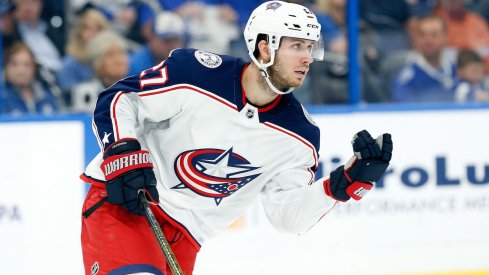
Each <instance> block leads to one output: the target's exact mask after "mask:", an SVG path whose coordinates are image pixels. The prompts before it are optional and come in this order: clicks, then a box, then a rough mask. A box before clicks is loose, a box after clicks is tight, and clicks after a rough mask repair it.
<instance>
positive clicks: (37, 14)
mask: <svg viewBox="0 0 489 275" xmlns="http://www.w3.org/2000/svg"><path fill="white" fill-rule="evenodd" d="M14 4H15V11H14V15H15V20H16V22H17V25H16V27H17V31H18V33H19V35H20V38H21V40H22V41H23V42H24V43H25V44H26V45H27V46H28V47H29V48H30V49H31V51H32V52H33V53H34V56H35V59H36V60H37V62H38V63H39V64H40V65H41V66H43V67H45V68H47V69H48V70H50V71H51V72H56V71H58V70H59V69H60V68H61V54H60V52H59V51H58V49H57V48H56V45H55V44H54V43H53V41H52V40H51V37H50V36H56V35H57V34H56V32H57V30H56V29H54V28H52V27H51V25H50V24H47V23H46V22H44V21H42V20H41V11H42V7H43V0H14Z"/></svg>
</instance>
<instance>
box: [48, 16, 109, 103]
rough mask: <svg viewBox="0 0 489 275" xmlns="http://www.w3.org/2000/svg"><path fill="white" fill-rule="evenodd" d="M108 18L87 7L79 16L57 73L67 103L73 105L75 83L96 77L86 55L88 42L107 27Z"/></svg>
mask: <svg viewBox="0 0 489 275" xmlns="http://www.w3.org/2000/svg"><path fill="white" fill-rule="evenodd" d="M108 27H109V22H108V20H107V18H106V17H105V16H104V15H103V14H102V13H101V12H100V11H98V10H96V9H87V10H85V11H84V12H83V13H82V15H81V16H80V17H79V21H78V23H77V24H76V26H75V29H74V31H73V32H72V36H71V37H70V40H69V42H68V46H67V47H66V56H65V57H63V60H62V67H61V70H59V71H58V72H57V74H56V80H57V82H58V85H59V87H60V88H61V91H62V92H63V98H64V101H65V103H66V105H68V106H69V105H71V92H72V89H73V87H74V86H75V85H77V84H79V83H81V82H84V81H88V80H90V79H92V78H93V77H94V75H93V71H92V68H91V66H90V64H89V62H88V60H87V57H86V47H87V44H88V42H89V41H90V40H91V39H92V38H93V37H94V36H95V35H96V34H97V33H99V32H101V31H103V30H105V29H107V28H108Z"/></svg>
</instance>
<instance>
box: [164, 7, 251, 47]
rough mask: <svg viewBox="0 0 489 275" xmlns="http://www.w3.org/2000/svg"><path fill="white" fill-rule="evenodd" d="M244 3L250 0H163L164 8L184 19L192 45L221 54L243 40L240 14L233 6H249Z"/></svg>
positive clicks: (190, 45)
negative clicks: (239, 21)
mask: <svg viewBox="0 0 489 275" xmlns="http://www.w3.org/2000/svg"><path fill="white" fill-rule="evenodd" d="M242 2H249V1H241V3H239V4H238V2H235V1H223V0H204V1H188V0H170V1H168V0H160V4H161V6H162V7H163V8H164V9H166V10H169V11H173V12H175V13H177V14H178V15H180V16H181V17H182V18H183V19H184V21H185V23H186V24H187V26H188V27H187V29H188V33H189V35H190V40H189V45H188V46H189V47H190V48H197V49H201V50H206V51H210V52H215V53H220V54H229V53H230V52H231V51H232V49H231V42H232V41H233V40H236V39H240V35H239V33H240V32H239V29H238V24H237V21H238V19H239V14H238V13H237V11H236V9H235V8H234V7H233V5H234V6H239V5H240V4H241V5H245V6H246V4H243V3H242ZM253 2H255V1H253ZM232 4H233V5H232ZM245 20H246V19H245ZM243 23H245V22H243ZM216 30H218V31H216Z"/></svg>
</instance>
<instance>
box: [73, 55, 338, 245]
mask: <svg viewBox="0 0 489 275" xmlns="http://www.w3.org/2000/svg"><path fill="white" fill-rule="evenodd" d="M246 66H248V64H247V63H245V62H244V61H243V60H241V59H238V58H234V57H229V56H220V55H216V54H212V53H208V52H203V51H199V50H194V49H178V50H175V51H173V52H172V54H171V56H170V57H169V58H168V59H167V60H165V61H164V62H162V63H161V64H159V65H158V66H155V67H153V68H151V69H148V70H146V71H143V72H141V73H140V74H139V75H136V76H131V77H128V78H125V79H123V80H121V81H119V82H117V83H116V84H114V85H113V86H111V87H109V88H108V89H107V90H105V91H104V92H102V93H101V94H100V96H99V98H98V101H97V107H96V109H95V111H94V116H93V129H94V132H95V135H96V136H97V138H98V140H99V142H100V146H101V148H102V151H103V150H104V149H106V148H107V147H108V146H109V145H110V144H112V143H113V142H114V141H117V140H119V139H122V138H127V137H131V138H136V139H138V140H139V141H140V143H141V145H142V147H143V148H144V149H147V150H148V151H149V152H150V154H151V157H152V162H153V164H154V172H155V174H156V178H157V180H158V191H159V195H160V207H161V208H162V209H163V211H164V212H165V213H166V214H167V215H168V216H169V217H170V218H171V219H173V220H174V221H176V222H177V223H178V224H179V225H181V226H182V227H183V228H184V230H185V232H184V233H186V234H188V236H190V237H191V238H193V240H195V241H196V244H197V245H199V246H200V244H202V243H203V242H204V241H205V240H206V239H208V238H210V237H213V236H215V235H216V234H217V233H219V232H220V231H222V230H224V229H225V228H226V227H227V226H229V225H230V224H231V223H232V222H233V221H234V220H236V219H237V218H239V217H240V216H241V215H242V214H243V213H244V212H245V211H246V209H247V208H248V207H249V206H250V205H251V204H252V203H253V202H254V200H255V199H256V198H257V197H261V200H262V203H263V205H264V208H265V212H266V214H267V216H268V218H269V219H270V221H271V223H272V224H273V225H274V226H275V227H276V228H278V229H280V230H283V231H288V232H293V233H300V232H304V231H306V230H307V229H309V228H310V227H311V226H313V225H314V224H315V223H316V222H317V221H318V220H319V219H320V218H321V217H322V216H323V215H324V214H325V213H326V212H327V211H329V210H330V209H331V208H332V207H333V206H334V204H335V202H336V201H335V200H333V199H332V198H330V197H328V196H327V195H326V194H325V192H324V187H323V180H324V179H321V180H318V181H317V182H314V172H315V170H316V168H317V165H318V150H319V128H318V127H317V126H316V125H314V123H313V121H312V120H311V118H310V117H309V115H308V114H307V112H306V111H305V110H304V108H303V107H302V105H301V104H300V103H299V102H298V101H297V100H296V99H295V97H294V96H293V95H292V94H287V95H282V96H279V97H277V99H276V100H275V101H274V102H272V103H270V104H269V105H267V106H265V107H256V106H253V105H252V104H250V103H248V102H247V100H246V96H245V94H246V91H244V90H243V88H242V85H241V77H242V74H243V72H244V70H245V68H246ZM101 163H102V153H100V154H98V155H97V156H96V157H95V158H94V159H93V160H92V162H91V163H90V164H89V165H88V167H87V169H86V171H85V173H84V175H82V178H83V179H85V180H86V181H88V182H91V183H93V184H99V185H100V183H103V182H104V176H103V174H102V171H101V169H100V164H101Z"/></svg>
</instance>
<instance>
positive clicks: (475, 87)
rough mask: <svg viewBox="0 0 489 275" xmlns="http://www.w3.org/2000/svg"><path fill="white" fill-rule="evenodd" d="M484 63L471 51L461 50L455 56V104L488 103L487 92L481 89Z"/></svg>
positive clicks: (488, 94)
mask: <svg viewBox="0 0 489 275" xmlns="http://www.w3.org/2000/svg"><path fill="white" fill-rule="evenodd" d="M483 79H484V63H483V60H482V57H481V56H480V55H479V54H478V53H477V52H475V51H473V50H466V49H464V50H461V51H460V52H459V53H458V56H457V80H458V82H457V84H456V86H455V99H456V100H457V102H467V101H486V102H487V101H489V91H487V90H484V89H483V88H482V81H483Z"/></svg>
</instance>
